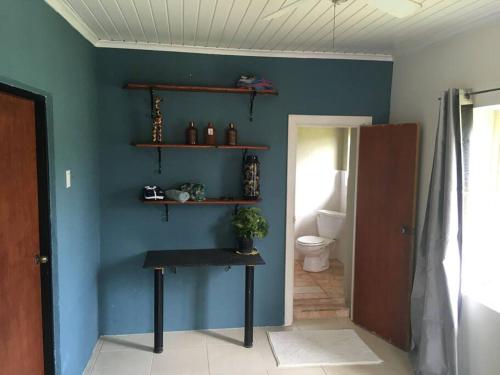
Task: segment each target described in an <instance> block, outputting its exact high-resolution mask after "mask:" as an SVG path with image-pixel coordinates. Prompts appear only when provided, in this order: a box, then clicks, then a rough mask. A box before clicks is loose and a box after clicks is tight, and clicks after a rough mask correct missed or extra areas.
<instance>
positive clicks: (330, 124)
mask: <svg viewBox="0 0 500 375" xmlns="http://www.w3.org/2000/svg"><path fill="white" fill-rule="evenodd" d="M371 123H372V118H371V117H369V116H307V115H290V116H289V121H288V174H287V176H288V178H287V215H286V260H285V317H284V322H285V325H290V324H292V322H293V320H294V305H295V307H296V308H295V315H296V317H298V318H299V319H300V318H304V319H310V318H314V317H318V318H321V317H330V316H328V315H329V314H330V315H331V314H332V313H333V314H334V315H335V314H337V313H338V314H340V315H343V316H347V315H348V314H349V309H350V303H351V294H352V276H353V272H352V268H353V262H352V259H353V249H354V223H355V217H354V216H355V196H356V191H355V186H356V184H355V180H356V174H357V169H356V158H357V137H358V130H357V129H358V128H359V127H360V126H361V125H371ZM307 133H310V134H309V135H311V134H313V135H312V137H319V138H320V139H323V141H321V142H320V143H322V144H323V143H324V144H325V148H323V152H326V153H327V154H328V155H325V157H326V158H328V159H329V157H330V156H333V154H332V155H330V154H331V153H334V151H333V150H332V148H331V147H329V146H327V144H328V142H329V141H328V140H325V138H328V134H330V135H333V134H337V135H338V136H339V137H338V138H339V139H341V138H342V139H344V141H343V145H344V147H346V148H347V150H343V151H342V152H339V150H337V151H338V152H337V156H335V160H334V161H332V160H329V162H328V163H327V164H332V163H333V164H336V165H333V164H332V165H331V167H332V168H333V169H334V170H333V171H331V174H330V177H329V178H330V180H331V184H327V185H330V186H327V190H330V191H329V192H328V191H325V192H324V196H325V197H326V196H328V195H329V194H330V195H332V194H331V193H332V192H333V190H336V191H337V192H336V197H331V198H332V199H330V200H329V201H328V199H326V200H324V197H317V198H318V199H317V200H316V199H315V200H314V201H316V203H313V202H312V201H313V200H310V201H308V202H306V203H305V204H304V205H302V204H297V202H296V197H297V193H300V191H301V190H302V191H303V190H304V189H307V186H298V185H297V178H298V176H297V175H298V174H300V173H301V172H300V171H297V163H298V162H299V158H301V159H302V156H301V155H300V153H301V150H298V145H299V140H300V138H301V135H304V134H307ZM321 133H324V134H321ZM314 134H315V135H314ZM331 142H333V141H330V143H331ZM306 147H307V146H306ZM309 151H310V150H309ZM320 152H321V151H320ZM305 153H306V154H308V153H309V152H308V151H307V150H305ZM319 157H321V156H319ZM344 159H345V160H344ZM311 162H312V163H314V160H311ZM306 163H307V162H306ZM322 164H323V165H324V164H325V163H322ZM332 168H330V169H332ZM307 169H308V170H309V171H310V173H312V171H311V168H307ZM307 169H306V170H307ZM347 170H349V176H350V177H349V178H350V183H348V180H349V179H348V175H347ZM327 179H328V178H327ZM332 185H335V186H332ZM342 185H343V187H342ZM348 185H350V186H349V187H348ZM335 188H336V189H335ZM349 188H350V190H351V192H350V194H347V190H349ZM342 189H345V191H344V192H343V193H342ZM301 194H302V193H301ZM342 194H345V198H346V199H344V200H343V199H342V198H341V196H342ZM315 195H316V196H317V195H318V192H316V193H315ZM333 195H335V194H333ZM348 195H349V197H347V196H348ZM315 205H316V206H317V207H313V206H315ZM318 205H320V206H322V207H319V206H318ZM325 208H326V212H325V213H324V214H325V215H328V214H329V211H334V212H338V213H342V211H343V213H347V215H345V221H344V222H343V227H344V229H343V230H342V232H341V234H340V237H341V238H339V239H337V241H335V242H332V243H330V244H329V245H328V258H329V259H328V264H329V266H330V267H329V268H328V269H327V270H324V271H322V272H308V273H305V272H307V271H304V270H303V268H304V263H303V256H302V257H301V254H300V250H298V249H297V247H298V246H299V247H301V245H300V244H299V245H298V246H297V237H298V236H299V235H300V236H303V235H307V234H308V233H305V232H307V230H309V231H310V232H311V233H310V234H311V235H316V234H318V228H317V224H316V215H317V209H325ZM296 214H298V216H299V217H297V215H296ZM334 215H335V213H334ZM298 221H299V222H298ZM297 224H298V225H297ZM315 237H316V236H315ZM306 268H307V267H306ZM299 279H302V280H301V281H302V283H301V281H300V280H299ZM304 282H305V284H308V285H305V284H304ZM294 291H295V293H294ZM297 292H304V293H297ZM310 292H311V293H310ZM315 292H316V295H315ZM298 294H301V295H300V296H299V295H298ZM323 294H324V296H323V297H324V298H323V297H322V295H323ZM294 295H295V297H296V298H295V302H296V303H295V304H294ZM297 297H300V298H297ZM309 297H311V299H312V300H315V302H317V303H318V306H314V305H312V304H309V306H308V307H307V308H301V307H299V306H300V305H302V306H304V303H306V304H308V303H310V302H313V301H306V300H307V298H309ZM299 299H300V300H301V301H298V300H299ZM334 300H335V301H334ZM341 300H344V301H345V303H341ZM332 303H335V304H337V305H336V306H333V309H334V310H337V311H333V312H332ZM321 305H323V306H321ZM326 305H328V307H326ZM340 315H339V316H340Z"/></svg>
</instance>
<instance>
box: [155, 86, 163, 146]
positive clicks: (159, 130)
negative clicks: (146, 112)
mask: <svg viewBox="0 0 500 375" xmlns="http://www.w3.org/2000/svg"><path fill="white" fill-rule="evenodd" d="M162 100H163V99H162V98H160V97H159V96H156V97H155V98H154V105H153V143H163V115H162V114H161V111H160V103H161V102H162Z"/></svg>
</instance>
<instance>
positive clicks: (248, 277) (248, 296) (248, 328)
mask: <svg viewBox="0 0 500 375" xmlns="http://www.w3.org/2000/svg"><path fill="white" fill-rule="evenodd" d="M253 271H254V266H246V267H245V342H244V346H245V348H251V347H252V346H253Z"/></svg>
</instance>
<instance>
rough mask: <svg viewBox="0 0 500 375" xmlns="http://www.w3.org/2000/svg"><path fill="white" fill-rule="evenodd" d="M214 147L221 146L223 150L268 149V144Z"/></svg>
mask: <svg viewBox="0 0 500 375" xmlns="http://www.w3.org/2000/svg"><path fill="white" fill-rule="evenodd" d="M216 148H222V149H225V150H269V149H270V148H271V147H269V146H258V145H236V146H229V145H217V146H216Z"/></svg>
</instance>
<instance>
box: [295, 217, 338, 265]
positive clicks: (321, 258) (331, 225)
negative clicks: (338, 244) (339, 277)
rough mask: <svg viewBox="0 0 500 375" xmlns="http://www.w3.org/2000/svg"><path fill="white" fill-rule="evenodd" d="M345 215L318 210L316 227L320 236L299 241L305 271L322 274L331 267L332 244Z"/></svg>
mask: <svg viewBox="0 0 500 375" xmlns="http://www.w3.org/2000/svg"><path fill="white" fill-rule="evenodd" d="M344 221H345V213H342V212H337V211H329V210H318V211H317V216H316V225H317V227H318V234H319V236H302V237H299V238H298V239H297V241H296V242H295V245H296V247H297V250H299V252H300V253H301V254H302V255H304V265H303V267H302V268H303V269H304V271H308V272H321V271H324V270H326V269H328V267H330V260H329V258H330V244H332V243H333V244H334V245H335V240H336V239H337V238H338V236H339V234H340V231H341V230H342V227H343V226H344Z"/></svg>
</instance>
